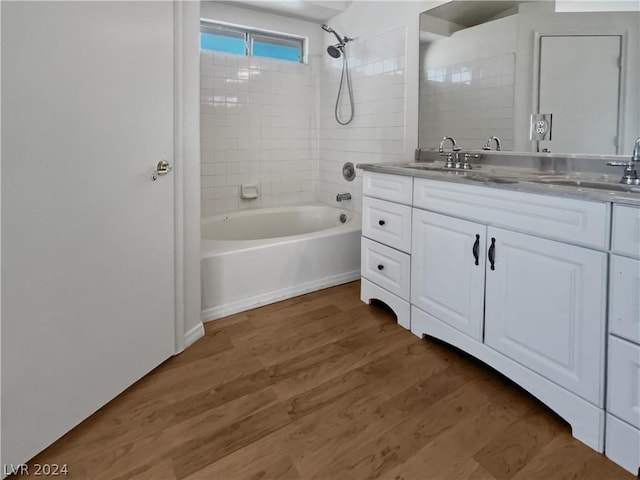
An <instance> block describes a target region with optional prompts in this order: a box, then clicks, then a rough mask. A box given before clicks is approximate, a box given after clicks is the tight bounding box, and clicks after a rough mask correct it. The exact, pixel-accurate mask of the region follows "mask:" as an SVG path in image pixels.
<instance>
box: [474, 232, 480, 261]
mask: <svg viewBox="0 0 640 480" xmlns="http://www.w3.org/2000/svg"><path fill="white" fill-rule="evenodd" d="M473 257H474V258H475V259H476V265H480V261H479V260H480V235H478V234H476V241H475V243H474V244H473Z"/></svg>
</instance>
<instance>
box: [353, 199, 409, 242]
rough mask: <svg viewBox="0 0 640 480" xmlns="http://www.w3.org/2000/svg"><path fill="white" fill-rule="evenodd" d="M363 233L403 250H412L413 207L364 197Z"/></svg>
mask: <svg viewBox="0 0 640 480" xmlns="http://www.w3.org/2000/svg"><path fill="white" fill-rule="evenodd" d="M362 235H364V236H365V237H367V238H370V239H372V240H375V241H377V242H380V243H384V244H385V245H389V246H390V247H393V248H396V249H398V250H402V251H403V252H410V251H411V207H409V206H407V205H400V204H398V203H392V202H387V201H384V200H378V199H376V198H370V197H364V198H363V199H362Z"/></svg>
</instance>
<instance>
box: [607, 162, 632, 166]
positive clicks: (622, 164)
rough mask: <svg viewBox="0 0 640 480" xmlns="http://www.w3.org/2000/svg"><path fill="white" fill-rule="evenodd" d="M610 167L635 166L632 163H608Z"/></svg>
mask: <svg viewBox="0 0 640 480" xmlns="http://www.w3.org/2000/svg"><path fill="white" fill-rule="evenodd" d="M607 165H609V166H610V167H630V166H632V165H633V164H632V163H631V162H607Z"/></svg>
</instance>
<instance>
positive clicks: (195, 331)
mask: <svg viewBox="0 0 640 480" xmlns="http://www.w3.org/2000/svg"><path fill="white" fill-rule="evenodd" d="M202 337H204V325H202V323H199V324H198V325H196V326H195V327H193V328H192V329H191V330H189V331H188V332H187V333H185V334H184V348H187V347H189V346H191V345H193V344H194V343H195V342H196V340H198V339H200V338H202Z"/></svg>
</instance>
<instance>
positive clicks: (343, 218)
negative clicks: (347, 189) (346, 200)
mask: <svg viewBox="0 0 640 480" xmlns="http://www.w3.org/2000/svg"><path fill="white" fill-rule="evenodd" d="M346 222H347V216H346V215H345V214H344V213H341V214H340V223H346Z"/></svg>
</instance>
